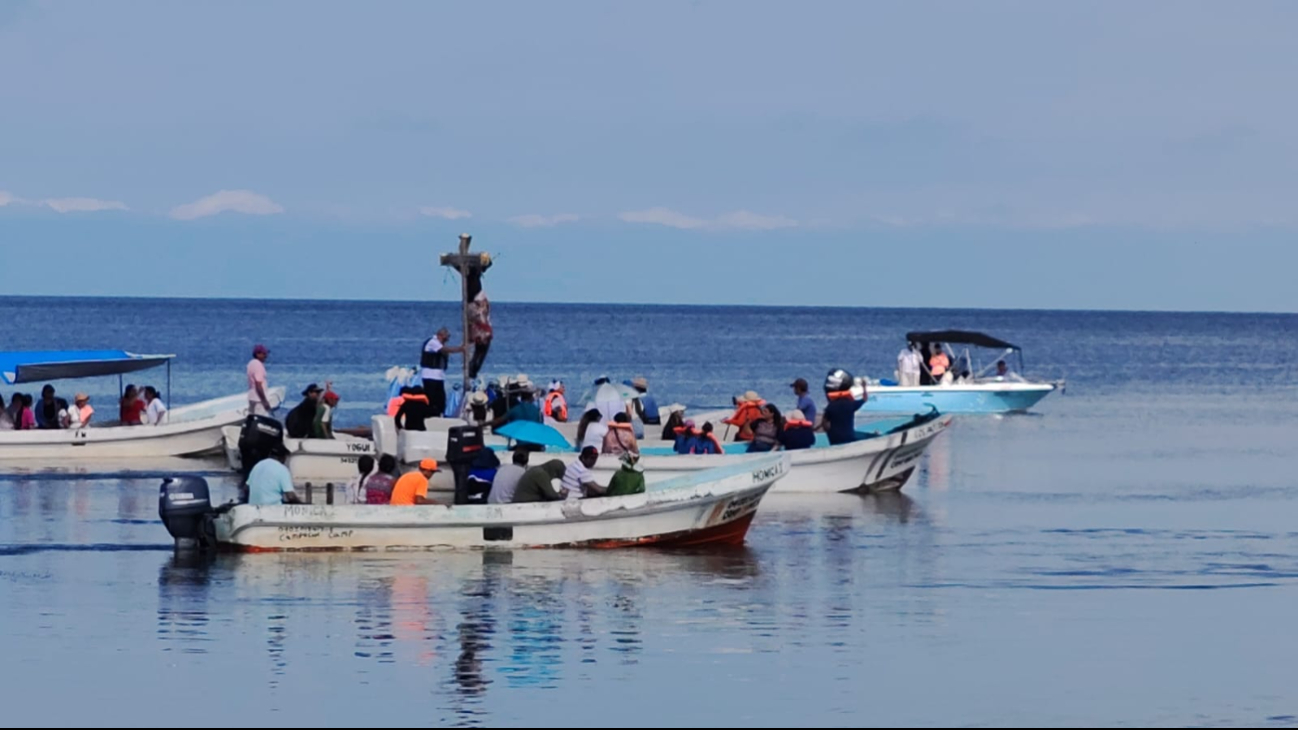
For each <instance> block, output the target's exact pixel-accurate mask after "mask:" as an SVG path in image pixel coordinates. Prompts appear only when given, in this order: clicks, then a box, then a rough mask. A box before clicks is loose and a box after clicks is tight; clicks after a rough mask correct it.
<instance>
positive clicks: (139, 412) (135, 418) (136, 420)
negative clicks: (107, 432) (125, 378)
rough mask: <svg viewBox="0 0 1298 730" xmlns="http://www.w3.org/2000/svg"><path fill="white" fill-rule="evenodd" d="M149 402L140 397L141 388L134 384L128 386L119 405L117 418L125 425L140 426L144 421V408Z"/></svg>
mask: <svg viewBox="0 0 1298 730" xmlns="http://www.w3.org/2000/svg"><path fill="white" fill-rule="evenodd" d="M148 407H149V404H148V403H145V402H144V399H143V398H141V397H140V389H139V388H136V387H135V386H134V385H128V386H126V392H125V393H123V394H122V401H121V403H119V404H118V406H117V418H118V420H119V421H121V423H122V425H123V426H138V425H140V424H141V423H143V419H144V409H145V408H148Z"/></svg>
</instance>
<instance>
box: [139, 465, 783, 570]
mask: <svg viewBox="0 0 1298 730" xmlns="http://www.w3.org/2000/svg"><path fill="white" fill-rule="evenodd" d="M789 469H790V459H789V456H788V455H787V454H766V455H763V456H762V457H761V458H759V459H754V460H745V461H744V462H742V463H736V464H730V465H728V466H723V467H721V468H717V469H710V470H704V471H696V472H692V473H689V474H682V475H680V476H678V477H676V478H674V479H670V480H667V481H665V482H661V483H658V484H654V485H652V486H650V487H648V488H647V489H646V490H645V492H644V493H642V494H631V495H626V496H620V497H595V498H589V499H581V500H565V501H559V502H532V503H526V504H499V505H496V504H478V505H454V506H451V505H416V506H405V507H393V506H384V505H377V506H375V505H320V504H311V505H306V504H300V505H299V504H282V505H248V504H240V505H235V506H233V507H230V508H228V509H227V508H223V509H220V510H213V509H212V508H211V505H210V501H209V497H208V492H207V487H206V482H205V481H203V480H201V479H197V478H192V477H191V478H180V479H175V480H167V481H165V482H163V485H162V489H161V493H160V495H159V496H160V499H159V512H160V515H161V517H162V519H163V522H164V524H166V526H167V528H168V530H169V531H170V532H171V534H172V536H173V537H175V538H176V540H177V545H178V546H181V545H182V544H186V545H193V544H195V542H197V543H198V544H202V543H204V542H206V541H208V540H211V541H214V542H215V546H216V547H217V548H218V549H226V550H233V551H242V552H279V551H354V550H382V551H397V550H430V549H439V548H486V549H499V548H506V549H518V548H540V547H552V548H553V547H560V548H563V547H572V548H612V547H634V546H643V545H653V546H662V547H679V546H696V545H737V544H741V543H742V542H743V541H744V536H745V535H746V534H747V533H748V527H749V525H750V524H751V523H752V520H753V517H754V515H755V514H756V513H757V508H758V505H759V504H760V503H761V501H762V498H763V497H764V496H765V495H766V493H767V491H768V490H769V489H770V488H771V487H772V485H774V484H776V483H777V482H779V481H780V480H781V479H782V478H784V477H785V475H787V474H788V473H789ZM205 525H210V528H208V527H206V526H205ZM209 529H210V532H211V534H210V537H209V536H207V535H206V533H207V531H208V530H209Z"/></svg>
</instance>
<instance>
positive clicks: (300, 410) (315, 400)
mask: <svg viewBox="0 0 1298 730" xmlns="http://www.w3.org/2000/svg"><path fill="white" fill-rule="evenodd" d="M325 387H329V383H325ZM323 392H324V391H322V390H320V386H318V385H316V384H315V383H312V384H310V385H308V386H307V387H306V388H305V389H304V390H303V391H302V402H301V403H298V404H297V405H295V406H293V409H292V410H291V411H289V412H288V415H287V416H284V433H286V434H287V435H288V437H289V438H294V439H305V438H311V427H312V424H314V423H315V415H316V410H317V409H318V408H319V407H320V394H321V393H323Z"/></svg>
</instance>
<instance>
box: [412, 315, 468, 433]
mask: <svg viewBox="0 0 1298 730" xmlns="http://www.w3.org/2000/svg"><path fill="white" fill-rule="evenodd" d="M450 339H451V331H450V330H448V329H446V328H445V327H443V328H441V329H439V330H437V334H436V335H433V336H432V337H429V338H428V339H427V340H425V341H424V347H423V352H421V353H420V355H419V367H420V371H419V376H420V377H421V378H423V381H424V395H427V396H428V405H429V411H431V412H432V414H433V415H434V416H441V415H442V414H443V413H445V412H446V365H447V364H448V363H449V362H450V359H451V358H450V356H451V355H454V354H456V353H463V352H464V345H456V346H454V347H452V346H449V345H447V344H446V343H447V342H449V341H450Z"/></svg>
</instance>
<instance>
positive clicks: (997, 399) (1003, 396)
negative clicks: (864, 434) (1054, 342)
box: [861, 330, 1064, 413]
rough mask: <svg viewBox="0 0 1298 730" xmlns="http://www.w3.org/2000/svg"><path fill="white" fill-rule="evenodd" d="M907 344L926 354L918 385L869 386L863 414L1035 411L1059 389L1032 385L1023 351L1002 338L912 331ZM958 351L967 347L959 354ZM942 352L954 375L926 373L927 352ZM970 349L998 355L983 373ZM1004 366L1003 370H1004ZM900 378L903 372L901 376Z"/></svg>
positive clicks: (1059, 386)
mask: <svg viewBox="0 0 1298 730" xmlns="http://www.w3.org/2000/svg"><path fill="white" fill-rule="evenodd" d="M906 341H907V342H908V343H910V344H911V345H912V346H914V347H918V348H919V350H920V352H922V353H925V357H924V360H925V364H924V366H923V370H922V372H921V374H920V379H919V382H918V383H917V384H905V385H903V384H900V383H899V382H898V380H888V379H879V380H875V381H871V383H870V387H869V399H868V400H867V401H866V404H865V407H864V408H863V409H861V410H862V412H863V413H864V412H870V413H920V412H923V411H925V410H927V409H928V408H930V407H932V408H936V409H937V410H939V411H941V412H942V413H1015V412H1023V411H1027V410H1029V409H1031V408H1032V407H1033V406H1035V405H1036V404H1037V403H1039V402H1040V401H1041V399H1042V398H1045V397H1046V396H1047V395H1050V394H1051V393H1053V392H1054V391H1056V390H1061V389H1062V388H1063V387H1064V382H1063V381H1062V380H1060V381H1033V380H1028V379H1026V378H1024V377H1023V376H1022V375H1021V373H1022V370H1023V351H1022V350H1021V349H1020V348H1019V347H1018V346H1017V345H1013V344H1010V343H1009V342H1006V341H1004V340H1001V339H997V338H995V337H991V336H989V335H985V334H982V333H981V332H965V331H961V330H943V331H939V332H910V333H908V334H907V335H906ZM959 346H964V347H963V350H962V351H961V350H959V349H958V348H959ZM932 348H942V350H943V351H944V352H946V353H947V355H948V357H949V358H950V360H951V367H950V370H949V371H948V372H947V373H945V374H944V376H943V377H941V378H936V379H935V378H934V377H933V376H932V374H931V372H930V371H929V369H928V365H927V361H928V357H927V355H928V353H930V352H931V350H932ZM970 348H982V349H983V350H999V351H1000V353H999V355H998V356H996V357H994V358H991V359H990V361H989V362H988V363H987V364H986V365H985V367H983V368H982V369H981V370H979V369H978V365H979V363H978V361H977V360H976V359H975V357H974V355H973V351H972V350H971V349H970ZM1011 358H1012V359H1013V360H1014V361H1016V362H1017V364H1018V372H1015V371H1014V370H1011V369H1009V367H1008V366H1007V360H1008V359H1011ZM1002 364H1006V366H1005V367H1003V368H1002V367H1001V366H1002ZM898 375H899V377H898V379H900V373H899V374H898Z"/></svg>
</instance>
